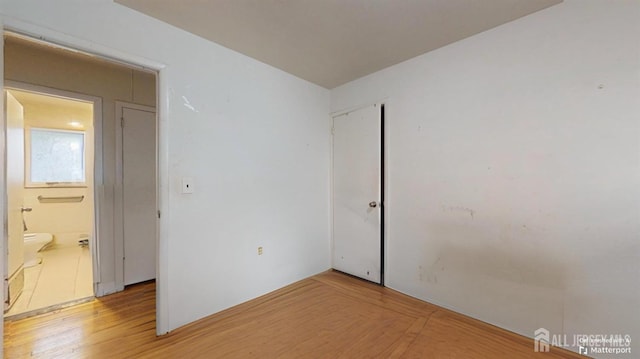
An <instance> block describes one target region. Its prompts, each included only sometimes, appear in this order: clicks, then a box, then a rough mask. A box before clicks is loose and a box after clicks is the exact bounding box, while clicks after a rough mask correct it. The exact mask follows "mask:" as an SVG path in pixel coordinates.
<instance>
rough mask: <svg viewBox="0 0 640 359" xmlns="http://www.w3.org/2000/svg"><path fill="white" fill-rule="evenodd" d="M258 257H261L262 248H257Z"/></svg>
mask: <svg viewBox="0 0 640 359" xmlns="http://www.w3.org/2000/svg"><path fill="white" fill-rule="evenodd" d="M258 255H259V256H261V255H262V247H258Z"/></svg>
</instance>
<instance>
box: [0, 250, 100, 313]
mask: <svg viewBox="0 0 640 359" xmlns="http://www.w3.org/2000/svg"><path fill="white" fill-rule="evenodd" d="M39 255H40V256H42V263H40V264H38V265H36V266H33V267H30V268H25V271H24V289H23V291H22V294H21V295H20V297H18V300H17V301H16V303H15V304H14V305H13V307H11V309H10V310H9V311H8V312H7V313H6V314H5V317H7V316H13V315H18V314H22V313H25V312H31V311H34V310H38V309H42V308H46V307H50V306H53V305H58V304H62V303H66V302H72V301H76V300H80V299H83V298H87V297H92V296H93V295H94V293H93V284H92V282H93V274H92V266H91V251H90V250H89V248H88V247H81V246H68V247H58V248H56V247H53V248H51V249H45V250H43V251H41V252H40V253H39Z"/></svg>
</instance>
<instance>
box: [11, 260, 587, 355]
mask: <svg viewBox="0 0 640 359" xmlns="http://www.w3.org/2000/svg"><path fill="white" fill-rule="evenodd" d="M554 349H555V348H552V351H551V352H550V353H545V354H541V353H534V351H533V341H532V340H531V339H528V338H525V337H522V336H519V335H516V334H513V333H511V332H507V331H504V330H502V329H499V328H497V327H494V326H491V325H488V324H485V323H482V322H479V321H477V320H474V319H471V318H468V317H465V316H462V315H460V314H456V313H453V312H451V311H448V310H445V309H442V308H440V307H437V306H435V305H431V304H428V303H425V302H422V301H419V300H417V299H413V298H410V297H408V296H405V295H403V294H400V293H398V292H395V291H393V290H391V289H388V288H383V287H379V286H376V285H373V284H370V283H367V282H364V281H361V280H358V279H355V278H352V277H350V276H347V275H344V274H342V273H339V272H335V271H328V272H325V273H321V274H318V275H316V276H313V277H311V278H308V279H305V280H302V281H300V282H297V283H294V284H292V285H290V286H287V287H285V288H282V289H279V290H277V291H275V292H272V293H270V294H267V295H265V296H263V297H260V298H257V299H254V300H252V301H249V302H246V303H243V304H240V305H238V306H235V307H233V308H230V309H228V310H225V311H223V312H220V313H217V314H214V315H211V316H209V317H206V318H204V319H201V320H199V321H197V322H195V323H192V324H189V325H187V326H184V327H182V328H179V329H176V330H174V331H173V332H171V333H169V334H167V335H165V336H162V337H156V335H155V284H154V283H146V284H141V285H136V286H133V287H131V288H128V289H127V290H126V291H124V292H121V293H117V294H113V295H110V296H107V297H103V298H100V299H98V300H95V301H93V302H90V303H85V304H81V305H78V306H76V307H72V308H66V309H62V310H58V311H56V312H53V313H48V314H44V315H40V316H37V317H32V318H27V319H22V320H18V321H14V322H5V338H4V350H5V358H180V359H186V358H540V357H544V358H578V357H579V356H578V355H577V354H574V353H571V352H567V351H564V350H560V349H555V350H554Z"/></svg>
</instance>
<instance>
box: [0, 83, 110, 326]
mask: <svg viewBox="0 0 640 359" xmlns="http://www.w3.org/2000/svg"><path fill="white" fill-rule="evenodd" d="M100 101H101V100H100V99H99V98H94V97H90V96H86V95H82V94H75V93H71V92H66V91H60V90H54V89H48V88H43V87H36V86H32V85H27V84H21V83H16V82H7V83H5V103H6V104H7V173H6V176H7V178H8V179H11V181H8V184H9V183H10V184H11V185H8V186H7V202H8V207H9V208H8V213H9V214H10V215H9V216H8V234H9V235H8V258H7V259H8V261H7V263H8V270H7V276H8V278H7V280H8V284H9V285H8V290H7V292H6V293H5V294H6V295H7V299H8V300H7V302H6V303H5V317H12V318H16V317H23V316H29V315H33V314H37V313H40V312H43V311H49V310H51V309H55V308H59V307H63V306H68V305H72V304H76V303H79V302H83V301H87V300H90V299H92V298H93V296H94V286H93V283H94V278H93V273H94V268H93V267H94V266H93V262H94V261H93V258H94V254H95V245H94V240H93V238H95V230H94V228H95V226H94V218H95V213H94V208H95V205H94V158H95V155H94V148H95V145H94V143H95V131H94V123H95V122H96V121H95V115H96V112H95V108H96V107H97V108H100ZM97 122H99V121H97Z"/></svg>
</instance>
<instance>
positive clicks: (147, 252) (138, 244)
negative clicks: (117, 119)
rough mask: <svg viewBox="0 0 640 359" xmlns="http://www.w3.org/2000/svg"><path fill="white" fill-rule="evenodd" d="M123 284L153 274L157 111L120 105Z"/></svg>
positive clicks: (146, 277)
mask: <svg viewBox="0 0 640 359" xmlns="http://www.w3.org/2000/svg"><path fill="white" fill-rule="evenodd" d="M121 115H122V119H123V121H122V193H123V232H124V284H125V285H129V284H133V283H139V282H142V281H145V280H150V279H154V278H155V277H156V257H157V255H156V237H157V236H156V231H157V229H156V225H157V216H158V215H157V205H156V178H157V176H156V163H157V161H156V114H155V110H154V109H153V108H145V107H143V106H131V107H127V105H124V106H123V107H122V113H121Z"/></svg>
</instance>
